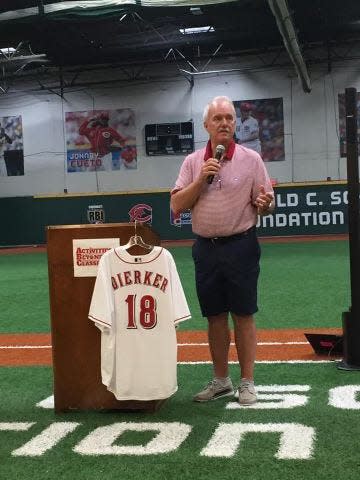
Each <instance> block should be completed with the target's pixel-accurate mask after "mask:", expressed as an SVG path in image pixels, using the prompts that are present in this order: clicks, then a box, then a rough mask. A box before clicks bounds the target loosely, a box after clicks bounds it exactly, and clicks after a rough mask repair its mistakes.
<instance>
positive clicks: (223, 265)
mask: <svg viewBox="0 0 360 480" xmlns="http://www.w3.org/2000/svg"><path fill="white" fill-rule="evenodd" d="M192 256H193V260H194V263H195V279H196V291H197V295H198V298H199V303H200V308H201V313H202V315H203V316H204V317H209V316H213V315H219V314H220V313H224V312H232V313H235V315H252V314H253V313H255V312H257V310H258V307H257V282H258V277H259V272H260V267H259V260H260V246H259V242H258V239H257V236H256V228H255V227H253V228H251V229H249V230H247V231H246V232H244V233H240V234H237V235H232V236H230V237H220V238H218V239H209V238H204V237H198V238H197V239H196V241H195V243H194V245H193V247H192Z"/></svg>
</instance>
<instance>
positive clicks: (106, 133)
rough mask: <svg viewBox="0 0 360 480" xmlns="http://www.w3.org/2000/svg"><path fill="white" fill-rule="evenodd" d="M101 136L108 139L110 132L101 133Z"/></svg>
mask: <svg viewBox="0 0 360 480" xmlns="http://www.w3.org/2000/svg"><path fill="white" fill-rule="evenodd" d="M101 135H102V136H103V137H104V138H110V132H101Z"/></svg>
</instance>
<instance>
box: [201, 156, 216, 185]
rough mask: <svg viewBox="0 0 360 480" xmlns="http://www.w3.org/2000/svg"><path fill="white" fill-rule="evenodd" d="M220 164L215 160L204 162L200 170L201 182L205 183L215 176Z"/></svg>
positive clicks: (210, 159)
mask: <svg viewBox="0 0 360 480" xmlns="http://www.w3.org/2000/svg"><path fill="white" fill-rule="evenodd" d="M220 167H221V165H220V162H219V161H218V160H216V158H209V159H208V160H206V162H204V165H203V167H202V169H201V177H202V180H203V181H207V178H208V177H210V176H211V175H214V176H215V175H217V174H218V173H219V171H220Z"/></svg>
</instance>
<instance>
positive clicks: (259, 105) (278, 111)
mask: <svg viewBox="0 0 360 480" xmlns="http://www.w3.org/2000/svg"><path fill="white" fill-rule="evenodd" d="M234 105H235V110H236V131H235V137H236V138H235V140H236V142H237V143H239V144H241V145H243V146H244V147H247V148H251V149H252V150H255V151H256V152H258V153H259V154H260V155H261V157H262V159H263V160H264V162H276V161H282V160H285V148H284V111H283V99H282V98H265V99H255V100H254V99H253V100H237V101H235V102H234Z"/></svg>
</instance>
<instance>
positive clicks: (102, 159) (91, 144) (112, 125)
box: [65, 108, 137, 173]
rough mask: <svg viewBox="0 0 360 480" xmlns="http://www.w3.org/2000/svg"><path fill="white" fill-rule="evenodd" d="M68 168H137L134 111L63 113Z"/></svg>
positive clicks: (101, 169)
mask: <svg viewBox="0 0 360 480" xmlns="http://www.w3.org/2000/svg"><path fill="white" fill-rule="evenodd" d="M65 129H66V144H67V171H68V172H69V173H73V172H97V171H100V172H112V171H116V170H127V169H132V170H134V169H136V168H137V152H136V130H135V115H134V112H133V110H131V109H130V108H123V109H119V110H104V109H103V110H91V111H83V112H67V113H66V114H65Z"/></svg>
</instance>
